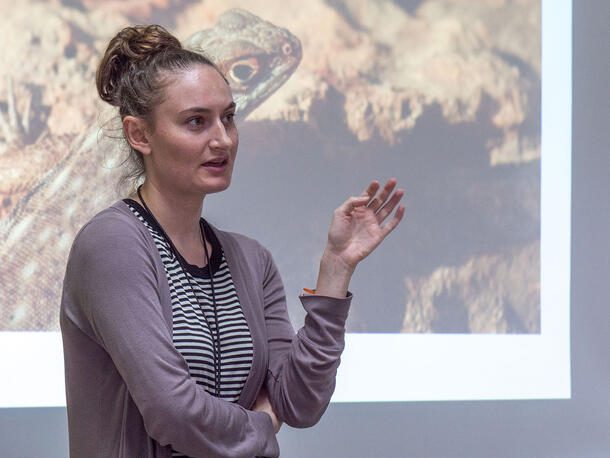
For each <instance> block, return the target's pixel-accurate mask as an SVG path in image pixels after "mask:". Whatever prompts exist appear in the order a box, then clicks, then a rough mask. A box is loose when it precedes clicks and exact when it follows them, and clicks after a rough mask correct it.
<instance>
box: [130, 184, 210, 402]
mask: <svg viewBox="0 0 610 458" xmlns="http://www.w3.org/2000/svg"><path fill="white" fill-rule="evenodd" d="M140 188H142V185H140V186H138V198H139V199H140V202H142V205H143V206H144V209H145V210H146V212H147V213H148V215H149V216H150V218H151V219H152V220H153V221H154V222H155V224H156V225H157V227H158V228H159V230H160V231H161V235H163V238H164V239H165V241H166V242H167V244H168V245H169V247H170V250H171V252H172V253H173V255H174V257H175V258H176V259H177V260H178V263H179V264H180V268H181V269H182V271H183V272H184V276H185V277H186V280H187V282H188V285H189V289H190V290H191V294H192V295H193V297H194V298H195V299H196V298H197V295H196V294H195V288H194V287H193V284H192V282H191V279H190V278H189V272H188V270H187V268H186V266H185V265H184V264H183V263H182V261H183V257H182V255H181V254H180V253H179V252H178V250H177V249H176V246H175V245H174V242H172V239H170V238H169V236H168V235H167V233H166V232H165V230H164V229H163V226H161V224H160V223H159V221H157V218H155V215H154V214H153V212H152V211H150V208H148V205H146V202H145V201H144V198H143V197H142V192H141V191H140ZM199 230H200V231H201V238H202V239H203V249H204V250H205V259H206V262H207V264H206V267H207V269H208V275H209V276H210V285H211V287H212V306H213V307H212V308H213V311H214V332H213V331H212V327H211V326H210V323H209V322H208V319H207V317H206V315H205V312H204V311H203V309H202V308H201V305H200V304H199V303H198V304H197V305H199V309H200V310H201V314H202V315H203V319H204V320H205V322H206V324H207V326H208V329H209V330H210V334H211V335H212V351H213V359H212V362H213V366H214V394H215V396H216V397H219V396H220V366H221V362H222V361H221V354H220V348H219V347H220V330H219V329H218V312H217V308H216V295H215V294H214V279H213V275H212V269H211V267H210V257H209V255H208V247H207V245H206V243H205V227H204V224H203V220H202V219H201V218H200V219H199ZM184 261H185V262H186V260H184Z"/></svg>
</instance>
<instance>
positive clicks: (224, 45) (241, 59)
mask: <svg viewBox="0 0 610 458" xmlns="http://www.w3.org/2000/svg"><path fill="white" fill-rule="evenodd" d="M185 46H186V47H187V48H189V49H191V50H193V51H203V52H205V53H206V54H207V55H208V56H211V57H212V58H213V59H214V60H215V61H216V62H217V63H218V65H219V67H220V68H221V70H222V71H223V72H224V73H225V76H226V77H227V79H229V81H230V83H231V88H232V90H233V91H234V93H235V94H236V95H237V97H236V99H237V100H236V102H237V113H236V115H237V116H238V117H239V118H241V119H244V118H245V117H246V116H247V115H248V114H250V113H251V112H252V111H253V110H254V109H255V108H256V107H258V106H259V105H260V104H261V103H263V101H265V100H266V99H267V98H268V97H269V96H270V95H271V94H273V93H274V92H275V91H276V90H277V89H278V88H280V87H281V86H282V85H283V84H284V83H285V82H286V80H287V79H288V78H289V77H290V75H291V74H292V73H293V72H294V71H295V69H296V68H297V66H298V65H299V63H300V62H301V57H302V49H301V42H300V41H299V39H298V38H297V37H296V36H294V35H293V34H292V33H290V32H289V31H288V30H286V29H284V28H281V27H277V26H276V25H273V24H271V23H270V22H267V21H264V20H262V19H261V18H259V17H258V16H255V15H254V14H252V13H249V12H248V11H244V10H240V9H232V10H228V11H225V12H224V13H223V14H221V15H220V16H219V17H218V20H217V22H216V24H215V25H214V27H213V28H211V29H207V30H203V31H201V32H198V33H196V34H194V35H193V36H191V37H190V38H189V39H188V40H187V41H186V43H185Z"/></svg>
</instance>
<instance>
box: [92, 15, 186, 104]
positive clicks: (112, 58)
mask: <svg viewBox="0 0 610 458" xmlns="http://www.w3.org/2000/svg"><path fill="white" fill-rule="evenodd" d="M175 48H182V45H181V44H180V41H178V39H177V38H176V37H174V36H173V35H172V34H171V33H169V32H168V31H167V30H165V29H164V28H163V27H161V26H160V25H137V26H132V27H125V28H124V29H123V30H121V31H120V32H119V33H117V34H116V35H115V37H114V38H113V39H112V40H110V43H108V47H107V48H106V52H105V53H104V57H103V58H102V60H101V62H100V65H99V67H98V69H97V74H96V78H95V81H96V85H97V92H98V94H99V96H100V97H101V99H102V100H104V101H106V102H108V103H110V104H111V105H115V106H116V105H119V100H120V95H119V90H120V87H121V81H122V79H123V76H124V75H125V73H126V72H129V71H133V70H136V69H137V68H138V67H139V66H140V65H139V64H141V63H143V62H146V61H148V60H149V59H150V58H152V57H153V56H155V55H157V54H158V53H160V52H162V51H164V50H167V49H175Z"/></svg>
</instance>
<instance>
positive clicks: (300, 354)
mask: <svg viewBox="0 0 610 458" xmlns="http://www.w3.org/2000/svg"><path fill="white" fill-rule="evenodd" d="M263 259H264V262H265V275H264V281H263V293H264V294H263V295H264V307H265V326H266V329H267V339H268V348H269V369H268V372H267V378H266V383H265V384H266V388H267V391H268V393H269V398H270V401H271V404H272V406H273V409H274V412H275V413H276V415H277V416H278V418H279V419H280V420H282V421H284V422H285V423H287V424H288V425H290V426H293V427H297V428H306V427H309V426H313V425H314V424H316V423H317V422H318V420H319V419H320V417H321V416H322V414H323V413H324V411H325V410H326V408H327V406H328V404H329V402H330V398H331V396H332V394H333V391H334V389H335V377H336V374H337V368H338V366H339V362H340V357H341V353H342V351H343V348H344V346H345V321H346V319H347V314H348V311H349V307H350V303H351V300H352V294H351V293H350V292H348V293H347V296H346V297H345V298H342V299H340V298H333V297H328V296H318V295H311V296H299V298H300V300H301V303H302V305H303V307H304V308H305V311H306V312H307V314H306V316H305V323H304V326H303V327H302V328H301V329H299V330H298V332H297V333H296V335H295V333H294V330H293V328H292V325H291V323H290V319H289V316H288V311H287V308H286V295H285V293H284V287H283V284H282V280H281V278H280V274H279V272H278V270H277V267H276V265H275V262H274V261H273V258H272V256H271V254H270V253H269V251H268V250H267V249H266V248H263Z"/></svg>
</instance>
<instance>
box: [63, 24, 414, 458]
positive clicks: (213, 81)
mask: <svg viewBox="0 0 610 458" xmlns="http://www.w3.org/2000/svg"><path fill="white" fill-rule="evenodd" d="M97 87H98V92H99V94H100V97H101V98H102V99H103V100H105V101H107V102H109V103H111V104H112V105H115V106H117V107H118V108H119V112H120V116H121V119H122V122H123V132H124V136H125V139H126V141H127V143H128V144H129V147H130V149H131V152H132V154H133V155H134V159H135V163H136V164H140V165H141V166H142V168H141V169H140V171H139V172H142V177H143V178H144V181H143V184H142V186H141V187H139V188H138V190H137V192H136V193H134V194H133V195H132V196H130V198H128V199H125V200H122V201H119V202H117V203H115V204H114V205H112V206H111V207H110V208H108V209H106V210H104V211H102V212H101V213H99V214H98V215H96V216H95V217H94V218H93V219H92V220H91V221H89V222H88V223H87V224H86V225H85V226H84V227H83V228H82V229H81V231H80V232H79V234H78V235H77V236H76V239H75V241H74V244H73V246H72V250H71V252H70V256H69V259H68V266H67V270H66V277H65V280H64V290H63V296H62V304H61V316H60V323H61V330H62V337H63V342H64V357H65V370H66V393H67V405H68V421H69V430H70V454H71V456H75V457H81V456H87V457H93V456H99V457H110V456H113V457H114V456H120V457H136V456H137V457H153V456H154V457H169V456H184V455H186V456H193V457H209V456H227V457H252V456H278V454H279V448H278V443H277V440H276V437H275V434H276V433H277V432H278V430H279V428H280V425H281V422H286V423H288V424H289V425H292V426H295V427H306V426H310V425H313V424H315V423H316V422H317V421H318V419H319V418H320V416H321V415H322V413H323V412H324V410H325V409H326V406H327V405H328V402H329V401H330V397H331V395H332V392H333V389H334V380H335V374H336V370H337V366H338V364H339V357H340V355H341V352H342V350H343V339H344V325H345V320H346V317H347V312H348V308H349V304H350V302H351V298H352V295H351V294H350V293H349V292H348V291H347V287H348V284H349V280H350V278H351V275H352V274H353V272H354V269H355V267H356V265H357V263H358V262H359V261H360V260H362V259H364V258H365V257H366V256H367V255H368V254H369V253H370V252H371V251H372V250H373V249H374V248H375V247H376V246H377V245H378V244H379V243H381V241H382V240H383V239H384V238H385V236H387V234H388V233H390V232H391V231H392V230H393V229H394V228H395V227H396V226H397V225H398V223H399V221H400V220H401V218H402V216H403V214H404V206H400V207H399V208H398V210H397V211H396V212H395V214H394V216H393V217H392V218H391V219H390V220H389V221H388V222H386V223H385V224H384V225H380V224H381V223H382V222H383V221H384V220H385V219H386V218H387V217H388V216H389V215H390V214H391V212H392V211H393V210H394V208H395V207H396V206H397V204H398V202H399V200H400V199H401V197H402V191H401V190H397V191H396V192H395V193H394V194H393V196H392V197H390V194H391V193H392V190H393V189H394V187H395V185H396V182H395V180H394V179H391V180H389V181H388V183H387V184H386V185H385V187H384V188H383V189H382V190H381V192H380V193H379V195H378V196H375V194H376V193H377V191H378V190H379V184H378V183H377V182H373V183H371V185H370V186H369V187H368V188H367V189H366V190H365V191H364V192H363V193H362V195H360V196H359V197H351V198H349V199H348V200H347V201H346V202H345V203H344V204H343V205H341V206H340V207H339V208H337V210H335V212H334V214H333V218H332V222H331V227H330V230H329V234H328V244H327V246H326V249H325V251H324V254H323V256H322V259H321V262H320V272H319V277H318V282H317V286H316V290H315V293H314V294H309V295H303V296H301V297H300V299H301V302H302V304H303V306H304V308H305V310H306V311H307V316H306V319H305V325H304V326H303V328H301V329H300V330H299V332H298V333H297V334H296V335H295V333H294V330H293V329H292V327H291V325H290V321H289V318H288V314H287V310H286V301H285V295H284V290H283V286H282V281H281V279H280V276H279V274H278V272H277V269H276V266H275V264H274V262H273V259H272V258H271V255H270V254H269V252H268V251H267V250H266V249H265V248H264V247H262V246H261V245H260V244H259V243H258V242H256V241H255V240H253V239H251V238H248V237H246V236H243V235H240V234H235V233H230V232H225V231H222V230H219V229H217V228H215V227H214V226H212V225H211V224H209V223H207V222H206V221H205V220H204V219H203V218H201V214H202V208H203V200H204V198H205V196H206V195H207V194H209V193H215V192H220V191H223V190H224V189H226V188H227V187H228V186H229V184H230V181H231V173H232V169H233V165H234V161H235V156H236V153H237V145H238V135H237V129H236V127H235V124H234V122H233V115H234V112H235V103H234V102H233V98H232V95H231V91H230V88H229V85H228V83H227V81H226V79H225V78H224V76H223V75H222V74H221V73H220V72H219V70H218V69H217V68H216V67H215V65H214V64H213V63H212V62H210V61H209V60H208V59H207V58H205V57H203V56H202V55H200V54H197V53H193V52H191V51H187V50H184V49H182V48H181V46H180V43H179V42H178V40H176V38H174V37H173V36H172V35H170V34H169V33H168V32H167V31H165V30H164V29H163V28H161V27H159V26H147V27H145V26H137V27H128V28H126V29H124V30H122V31H121V32H120V33H119V34H117V36H115V37H114V38H113V39H112V40H111V42H110V43H109V45H108V48H107V50H106V53H105V55H104V57H103V59H102V61H101V63H100V67H99V69H98V73H97ZM136 172H138V171H137V170H136ZM135 175H136V176H138V173H136V174H135Z"/></svg>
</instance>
